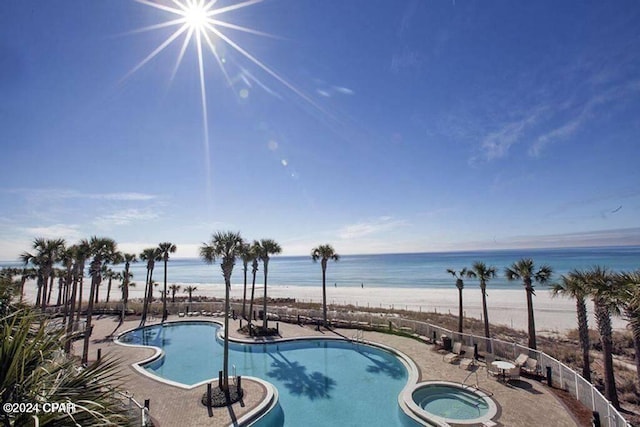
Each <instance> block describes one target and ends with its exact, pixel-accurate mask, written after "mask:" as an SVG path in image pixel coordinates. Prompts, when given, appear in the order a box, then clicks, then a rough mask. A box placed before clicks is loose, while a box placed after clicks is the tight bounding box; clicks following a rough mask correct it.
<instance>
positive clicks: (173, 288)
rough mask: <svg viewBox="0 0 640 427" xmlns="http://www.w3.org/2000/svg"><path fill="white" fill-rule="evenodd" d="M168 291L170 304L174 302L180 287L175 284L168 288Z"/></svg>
mask: <svg viewBox="0 0 640 427" xmlns="http://www.w3.org/2000/svg"><path fill="white" fill-rule="evenodd" d="M169 290H171V302H172V303H174V302H176V292H178V291H179V290H180V285H176V284H175V283H174V284H173V285H171V286H169Z"/></svg>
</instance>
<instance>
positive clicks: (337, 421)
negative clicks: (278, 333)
mask: <svg viewBox="0 0 640 427" xmlns="http://www.w3.org/2000/svg"><path fill="white" fill-rule="evenodd" d="M219 328H220V327H219V326H218V325H214V324H213V323H202V322H201V323H187V324H185V323H181V324H174V325H167V326H165V327H162V326H161V325H156V326H150V327H147V328H144V329H141V330H135V331H132V332H130V333H127V334H125V335H124V336H123V337H121V338H120V339H121V341H123V342H128V343H135V344H144V345H153V346H156V347H160V348H162V349H163V350H164V352H165V357H164V358H162V359H159V360H157V361H155V362H151V363H150V364H149V365H147V366H146V369H147V370H148V371H150V372H151V373H153V374H155V375H158V376H160V377H163V378H166V379H170V380H173V381H177V382H180V383H183V384H189V385H192V384H196V383H198V382H201V381H205V380H208V379H211V378H217V376H218V371H219V370H220V369H222V344H221V343H220V342H219V341H218V340H216V339H215V334H216V333H217V331H218V330H219ZM229 366H230V367H231V366H234V367H235V369H236V373H237V374H238V375H249V376H254V377H258V378H261V379H264V380H266V381H268V382H270V383H272V384H273V385H274V386H276V388H277V389H278V393H279V402H280V408H281V411H280V412H279V413H277V414H276V416H275V419H271V420H270V422H269V423H268V425H269V426H270V427H274V426H296V427H297V426H327V425H339V426H374V425H375V426H401V425H407V424H406V423H407V422H408V420H407V419H406V417H404V416H402V415H401V414H400V412H401V411H400V409H399V407H398V394H399V393H400V391H401V390H402V388H403V387H404V386H405V385H406V383H407V378H408V373H407V369H406V368H405V367H404V365H403V364H402V363H401V362H400V360H399V359H398V358H397V357H395V356H394V355H392V354H391V353H388V352H386V351H384V350H382V349H378V348H375V347H371V346H368V345H362V344H354V343H351V342H346V341H342V340H304V341H291V342H283V343H279V344H276V343H272V344H237V343H230V346H229ZM231 374H233V372H231Z"/></svg>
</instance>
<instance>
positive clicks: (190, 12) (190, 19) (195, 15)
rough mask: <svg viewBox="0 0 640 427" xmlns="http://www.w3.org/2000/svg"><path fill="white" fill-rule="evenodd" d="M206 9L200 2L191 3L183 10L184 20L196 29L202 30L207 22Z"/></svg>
mask: <svg viewBox="0 0 640 427" xmlns="http://www.w3.org/2000/svg"><path fill="white" fill-rule="evenodd" d="M207 12H208V10H207V9H206V8H205V6H204V5H203V4H202V3H193V4H190V5H189V6H187V8H186V9H185V11H184V22H185V24H187V25H188V26H189V28H192V29H194V30H196V31H202V30H203V29H204V28H205V26H206V24H207V17H208V15H207Z"/></svg>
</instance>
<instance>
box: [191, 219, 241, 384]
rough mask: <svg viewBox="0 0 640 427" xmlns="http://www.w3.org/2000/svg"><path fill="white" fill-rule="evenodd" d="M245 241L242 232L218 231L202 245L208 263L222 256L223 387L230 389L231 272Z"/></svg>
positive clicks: (203, 257) (201, 250)
mask: <svg viewBox="0 0 640 427" xmlns="http://www.w3.org/2000/svg"><path fill="white" fill-rule="evenodd" d="M243 245H244V242H243V241H242V237H241V236H240V233H234V232H231V231H226V232H217V233H214V234H213V236H212V237H211V241H210V242H209V243H208V244H204V245H203V246H201V247H200V257H201V258H202V259H203V260H204V261H205V262H206V263H207V264H213V263H214V262H215V260H216V257H222V263H221V264H220V267H221V268H222V275H223V276H224V284H225V292H224V357H223V360H222V381H223V386H222V389H223V390H225V391H227V392H228V391H229V291H230V289H231V274H232V273H233V266H234V265H235V263H236V257H238V256H239V255H240V252H241V251H242V246H243Z"/></svg>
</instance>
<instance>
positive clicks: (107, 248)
mask: <svg viewBox="0 0 640 427" xmlns="http://www.w3.org/2000/svg"><path fill="white" fill-rule="evenodd" d="M89 246H90V247H91V255H92V256H93V259H92V260H91V265H90V267H89V272H90V274H91V287H90V288H89V304H88V305H87V320H86V327H85V333H84V346H83V349H82V363H83V364H86V363H87V360H88V358H89V342H90V340H91V333H92V332H93V330H92V328H93V327H92V325H91V320H92V316H93V304H94V294H95V292H96V291H97V289H98V285H99V284H100V282H101V281H102V266H103V263H105V262H107V261H109V260H110V259H111V257H112V256H113V254H114V253H115V252H116V250H117V249H116V242H115V240H113V239H109V238H106V237H96V236H93V237H92V238H91V240H90V241H89Z"/></svg>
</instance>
